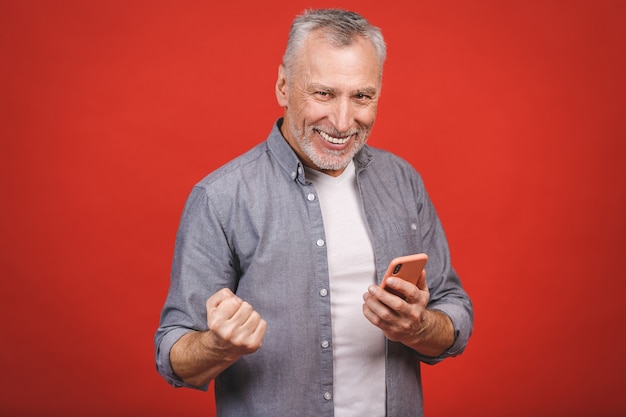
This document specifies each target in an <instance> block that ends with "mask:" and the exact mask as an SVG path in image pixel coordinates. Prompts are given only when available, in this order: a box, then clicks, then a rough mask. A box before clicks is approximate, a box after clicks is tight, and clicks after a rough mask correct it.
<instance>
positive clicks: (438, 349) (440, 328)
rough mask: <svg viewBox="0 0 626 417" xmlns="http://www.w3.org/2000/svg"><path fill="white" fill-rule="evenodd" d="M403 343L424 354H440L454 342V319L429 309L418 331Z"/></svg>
mask: <svg viewBox="0 0 626 417" xmlns="http://www.w3.org/2000/svg"><path fill="white" fill-rule="evenodd" d="M402 343H404V344H405V345H406V346H408V347H410V348H411V349H413V350H415V351H416V352H419V353H420V354H422V355H424V356H430V357H437V356H440V355H441V354H443V353H444V352H445V351H446V350H448V349H449V348H450V346H452V345H453V344H454V325H453V324H452V320H450V318H449V317H448V316H447V315H446V314H444V313H442V312H440V311H437V310H430V309H427V310H425V312H424V315H423V323H422V325H421V326H420V327H419V329H418V330H417V332H415V334H412V335H410V336H409V337H408V338H407V340H406V341H403V342H402Z"/></svg>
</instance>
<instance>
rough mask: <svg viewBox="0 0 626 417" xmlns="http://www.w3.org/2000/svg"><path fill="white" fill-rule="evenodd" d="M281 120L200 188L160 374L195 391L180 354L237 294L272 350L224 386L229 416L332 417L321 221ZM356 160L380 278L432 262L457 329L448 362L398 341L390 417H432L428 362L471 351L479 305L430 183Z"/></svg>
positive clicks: (364, 156)
mask: <svg viewBox="0 0 626 417" xmlns="http://www.w3.org/2000/svg"><path fill="white" fill-rule="evenodd" d="M280 123H282V119H279V121H278V122H277V124H276V125H275V126H274V128H273V129H272V131H271V133H270V134H269V136H268V138H267V140H266V141H265V142H262V143H260V144H259V145H257V146H256V147H255V148H253V149H252V150H250V151H249V152H247V153H245V154H244V155H242V156H240V157H238V158H236V159H234V160H233V161H231V162H229V163H228V164H226V165H224V166H223V167H221V168H219V169H218V170H216V171H214V172H213V173H211V174H210V175H208V176H207V177H206V178H204V179H203V180H202V181H200V182H199V183H198V184H197V185H196V186H195V187H194V188H193V190H192V192H191V194H190V196H189V199H188V201H187V203H186V206H185V209H184V212H183V215H182V219H181V223H180V227H179V230H178V234H177V238H176V248H175V253H174V261H173V266H172V275H171V283H170V290H169V293H168V296H167V299H166V302H165V305H164V307H163V311H162V315H161V324H160V327H159V328H158V330H157V332H156V335H155V347H156V364H157V369H158V371H159V373H161V375H162V376H163V377H164V378H165V379H166V380H167V381H168V382H169V383H171V384H173V385H174V386H188V385H186V384H185V383H183V382H182V381H181V380H180V378H178V377H177V376H176V375H175V374H174V372H173V371H172V368H171V365H170V361H169V352H170V349H171V347H172V345H173V344H174V343H175V342H176V341H177V340H178V339H179V338H180V337H181V336H182V335H183V334H185V333H186V332H189V331H191V330H200V331H203V330H206V329H207V323H206V308H205V301H206V299H207V298H209V297H210V296H211V295H212V294H214V293H215V292H216V291H218V290H220V289H221V288H224V287H227V288H230V289H231V290H233V291H234V292H236V293H237V295H238V296H239V297H241V298H242V299H244V300H246V301H248V302H249V303H250V304H252V306H253V307H254V308H255V309H256V310H257V311H258V312H259V313H260V314H261V316H262V317H263V318H264V319H265V320H266V321H267V332H266V335H265V339H264V340H263V346H262V347H261V348H260V349H259V350H258V351H257V352H255V353H254V354H251V355H247V356H244V357H242V358H241V359H240V360H239V361H237V362H236V363H235V364H233V365H232V366H231V367H229V368H228V369H226V370H225V371H224V372H222V373H221V374H220V375H219V376H218V377H217V378H216V380H215V398H216V405H217V415H218V416H220V417H224V416H236V417H243V416H256V417H263V416H271V417H275V416H281V417H284V416H292V415H293V416H298V417H302V416H315V417H319V416H332V415H333V395H332V393H333V357H332V355H333V353H332V331H331V314H330V292H329V279H328V262H327V256H326V245H325V234H324V224H323V221H322V212H321V209H320V205H319V201H318V199H317V198H316V196H317V194H316V192H315V188H314V187H313V185H312V184H311V183H310V182H308V181H307V179H306V178H305V172H304V169H303V166H302V164H301V162H300V161H299V160H298V158H297V156H296V154H295V153H294V152H293V150H292V149H291V148H290V146H289V144H288V143H287V142H286V141H285V139H284V138H283V137H282V135H281V133H280V130H279V126H280ZM354 162H355V166H356V175H357V184H358V188H359V192H360V196H361V200H362V205H363V210H364V212H365V217H366V220H367V224H368V227H369V232H370V235H371V240H372V243H373V246H374V255H375V262H376V275H377V279H378V281H379V282H380V279H381V278H382V275H383V274H384V272H385V270H386V268H387V265H388V264H389V261H390V260H391V259H392V258H394V257H397V256H402V255H408V254H411V253H418V252H424V253H426V254H428V256H429V261H428V264H427V266H426V272H427V282H428V286H429V289H430V296H431V299H430V303H429V308H432V309H437V310H439V311H442V312H443V313H445V314H447V315H448V316H449V317H450V318H451V320H452V322H453V324H454V328H455V336H456V339H455V342H454V345H453V346H452V347H451V348H450V349H449V350H448V351H447V352H445V353H444V354H443V355H442V356H440V357H437V358H430V357H424V356H421V355H419V354H418V353H417V352H415V351H413V350H411V349H409V348H407V347H406V346H404V345H402V344H400V343H397V342H391V341H387V350H386V368H385V369H386V387H387V415H388V416H389V417H393V416H397V417H407V416H421V415H422V414H423V410H422V388H421V381H420V366H419V365H420V362H426V363H431V364H432V363H436V362H438V361H440V360H442V359H444V358H445V357H448V356H453V355H456V354H459V353H461V352H462V351H463V349H464V348H465V345H466V344H467V341H468V339H469V336H470V334H471V331H472V325H473V310H472V305H471V302H470V300H469V298H468V296H467V294H466V293H465V291H464V290H463V288H462V286H461V283H460V281H459V278H458V276H457V274H456V273H455V271H454V270H453V268H452V265H451V263H450V253H449V250H448V245H447V242H446V238H445V235H444V232H443V229H442V227H441V224H440V221H439V218H438V217H437V214H436V212H435V209H434V207H433V205H432V203H431V201H430V199H429V198H428V195H427V193H426V191H425V189H424V185H423V183H422V180H421V177H420V176H419V174H418V173H417V172H416V171H415V170H414V169H413V168H412V167H411V166H410V165H409V164H408V163H407V162H405V161H404V160H402V159H400V158H398V157H396V156H394V155H392V154H390V153H389V152H385V151H382V150H379V149H375V148H371V147H368V146H365V147H364V148H363V149H362V150H361V151H360V152H359V153H358V154H357V156H356V157H355V159H354ZM366 290H367V289H366V288H363V292H365V291H366ZM195 388H201V389H205V390H206V389H207V388H208V387H207V386H204V387H195Z"/></svg>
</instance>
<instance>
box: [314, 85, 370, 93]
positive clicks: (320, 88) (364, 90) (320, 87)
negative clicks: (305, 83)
mask: <svg viewBox="0 0 626 417" xmlns="http://www.w3.org/2000/svg"><path fill="white" fill-rule="evenodd" d="M309 89H311V90H315V91H325V92H327V93H331V94H336V93H337V89H336V88H333V87H329V86H327V85H324V84H319V83H311V84H309ZM376 93H377V90H376V88H375V87H365V88H359V89H356V90H354V91H351V92H350V94H351V95H355V94H364V95H366V96H374V95H376Z"/></svg>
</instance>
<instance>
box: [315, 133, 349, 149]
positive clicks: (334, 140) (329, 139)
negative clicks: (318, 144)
mask: <svg viewBox="0 0 626 417" xmlns="http://www.w3.org/2000/svg"><path fill="white" fill-rule="evenodd" d="M317 133H319V134H320V136H321V137H323V138H324V140H326V141H327V142H330V143H332V144H333V145H345V144H346V143H348V141H349V140H350V138H351V137H352V135H347V136H344V137H340V138H337V137H334V136H330V135H329V134H328V133H326V132H322V131H321V130H317Z"/></svg>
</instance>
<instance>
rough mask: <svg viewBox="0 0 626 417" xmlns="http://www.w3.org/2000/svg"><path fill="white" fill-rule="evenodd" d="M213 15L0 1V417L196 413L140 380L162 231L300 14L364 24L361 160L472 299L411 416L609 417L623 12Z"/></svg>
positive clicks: (511, 8) (253, 139) (349, 4)
mask: <svg viewBox="0 0 626 417" xmlns="http://www.w3.org/2000/svg"><path fill="white" fill-rule="evenodd" d="M215 3H218V2H212V1H173V0H172V1H147V0H146V1H138V0H129V1H120V0H116V1H110V0H108V1H87V2H86V1H44V0H41V1H34V0H24V1H20V0H3V1H1V2H0V54H1V55H0V71H1V72H0V106H1V107H0V136H1V142H0V143H1V145H0V146H1V147H0V181H1V183H0V184H1V185H2V188H1V190H2V191H1V192H2V197H1V199H0V201H1V203H0V207H1V216H0V233H1V248H0V267H1V271H2V279H1V283H0V292H1V294H2V301H1V304H0V309H1V310H0V338H1V340H2V343H1V347H0V352H1V354H0V369H1V370H2V382H0V415H3V416H27V415H48V416H55V415H59V416H83V415H89V416H111V415H118V416H123V415H129V416H130V415H134V416H138V415H151V416H160V415H163V416H165V415H179V414H181V413H184V414H185V415H188V416H207V415H212V413H213V410H212V401H213V400H212V394H211V393H208V394H206V393H201V392H196V391H191V390H175V389H173V388H171V387H169V386H168V385H167V384H166V383H165V382H164V381H163V380H162V379H160V377H159V376H158V375H157V373H156V371H155V369H154V362H153V345H152V337H153V333H154V330H155V328H156V327H157V324H158V316H159V312H160V308H161V306H162V303H163V300H164V297H165V294H166V291H167V286H168V280H169V269H170V261H171V256H172V249H173V244H174V235H175V232H176V228H177V225H178V219H179V216H180V213H181V210H182V207H183V203H184V201H185V198H186V196H187V194H188V192H189V191H190V187H191V186H192V185H193V184H194V183H195V182H196V181H197V180H199V179H200V178H201V177H203V176H204V175H205V174H206V173H208V172H210V171H211V170H213V169H215V168H216V167H218V166H219V165H221V164H223V163H225V162H226V161H228V160H229V159H231V158H232V157H234V156H235V155H237V154H239V153H241V152H243V151H244V150H246V149H248V148H250V147H251V146H253V145H254V144H256V143H258V142H259V141H261V140H263V139H264V138H265V135H266V134H267V132H268V131H269V129H270V128H271V125H272V123H273V121H274V120H275V118H276V117H278V116H279V115H280V114H281V109H280V108H279V107H278V105H277V104H276V102H275V97H274V92H273V86H274V82H275V77H276V68H277V65H278V63H279V61H280V58H281V55H282V52H283V48H284V45H285V41H286V35H287V31H288V28H289V24H290V22H291V19H292V18H293V16H294V15H295V14H297V13H299V12H300V11H301V10H303V9H304V8H306V7H309V6H314V7H322V6H342V7H346V8H353V9H355V10H357V11H359V12H361V13H363V14H364V15H365V16H366V17H368V18H369V19H370V20H371V21H372V22H373V23H374V24H376V25H378V26H380V27H381V28H383V32H384V34H385V36H386V39H387V42H388V45H389V58H388V62H387V65H386V67H385V77H384V88H383V96H382V99H381V105H380V110H379V118H378V120H377V125H376V128H375V129H374V133H373V136H372V138H371V140H370V142H371V144H373V145H376V146H380V147H385V148H387V149H390V150H391V151H394V152H396V153H398V154H400V155H402V156H403V157H405V158H406V159H408V160H409V161H411V162H412V163H413V164H414V165H415V167H416V168H417V169H418V170H419V171H420V172H421V173H422V174H423V176H424V178H425V180H426V184H427V186H428V188H429V191H430V193H431V195H432V198H433V200H434V201H435V204H436V205H437V207H438V210H439V212H440V215H441V217H442V220H443V222H444V225H445V227H446V231H447V233H448V236H449V240H450V245H451V249H452V253H453V259H454V262H455V265H456V267H457V269H458V271H459V272H460V274H461V275H462V278H463V280H464V284H465V286H466V287H467V290H468V292H469V293H470V295H471V296H472V297H473V301H474V303H475V311H476V327H475V333H474V336H473V338H472V340H471V341H470V345H469V347H468V350H467V351H466V353H465V354H464V355H463V356H461V357H459V358H455V359H451V360H449V361H447V362H444V363H442V364H440V365H437V366H435V367H425V369H424V390H425V397H426V410H427V415H429V416H431V417H435V416H441V417H443V416H481V417H485V416H531V415H532V416H565V415H567V416H590V415H594V416H611V415H613V416H617V415H624V413H626V396H625V395H624V394H623V393H622V392H621V391H622V389H623V387H624V383H625V382H626V381H625V380H624V379H625V378H624V375H625V373H626V361H625V360H624V359H623V355H624V350H625V348H626V341H625V340H624V336H623V335H622V331H623V325H624V322H625V321H624V318H623V314H622V311H623V306H624V304H625V301H624V284H623V281H624V272H623V271H624V268H623V267H622V266H621V261H622V260H623V259H624V257H625V255H626V253H625V249H626V238H625V234H626V227H625V221H624V217H626V216H625V212H626V210H625V209H626V192H625V190H626V121H625V119H626V118H625V113H626V99H625V98H624V97H625V93H626V89H625V87H626V86H625V77H624V75H625V74H626V58H625V57H626V48H625V40H626V2H623V1H619V0H615V1H609V0H589V1H575V0H572V1H497V0H492V1H488V0H484V1H465V0H457V1H453V0H449V1H437V2H428V1H411V2H409V1H406V2H404V3H400V2H393V1H390V2H389V1H388V2H380V1H357V0H353V1H343V2H336V3H335V2H327V1H324V2H316V1H314V0H310V1H301V0H296V1H292V0H289V1H287V0H277V1H276V2H273V3H272V4H271V5H269V4H266V3H265V2H250V4H242V2H241V1H237V2H220V3H221V4H220V5H216V4H215ZM268 186H271V184H268Z"/></svg>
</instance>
